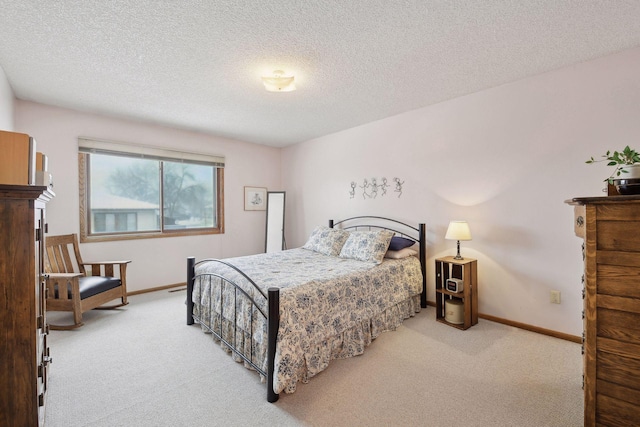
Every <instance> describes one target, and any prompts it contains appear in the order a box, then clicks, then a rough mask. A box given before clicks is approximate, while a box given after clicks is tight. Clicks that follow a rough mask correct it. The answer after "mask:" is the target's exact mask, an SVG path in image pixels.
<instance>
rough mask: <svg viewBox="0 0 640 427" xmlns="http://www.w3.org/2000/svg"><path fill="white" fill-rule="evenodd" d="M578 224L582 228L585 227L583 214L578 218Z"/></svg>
mask: <svg viewBox="0 0 640 427" xmlns="http://www.w3.org/2000/svg"><path fill="white" fill-rule="evenodd" d="M576 225H577V226H578V227H580V228H582V227H584V218H583V217H582V215H580V216H578V218H576Z"/></svg>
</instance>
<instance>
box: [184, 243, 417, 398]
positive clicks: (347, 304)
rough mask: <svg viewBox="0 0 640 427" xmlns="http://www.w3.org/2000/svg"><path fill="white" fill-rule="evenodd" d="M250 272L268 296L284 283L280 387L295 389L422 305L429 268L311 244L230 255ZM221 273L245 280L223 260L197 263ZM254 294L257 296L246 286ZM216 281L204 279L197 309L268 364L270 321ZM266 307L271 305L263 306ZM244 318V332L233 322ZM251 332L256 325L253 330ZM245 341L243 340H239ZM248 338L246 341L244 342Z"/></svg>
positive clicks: (277, 372) (198, 270) (201, 270)
mask: <svg viewBox="0 0 640 427" xmlns="http://www.w3.org/2000/svg"><path fill="white" fill-rule="evenodd" d="M224 261H225V262H228V263H230V264H232V265H234V266H236V267H238V268H239V269H240V270H241V271H243V272H244V273H245V274H246V275H247V276H248V277H250V278H251V279H252V280H253V281H254V282H255V283H256V284H257V285H258V286H259V287H260V288H261V289H263V292H264V293H265V294H266V293H267V289H268V288H270V287H278V288H280V328H279V331H278V340H277V350H276V356H275V373H274V391H275V392H276V393H280V392H281V391H284V392H286V393H293V392H294V391H295V389H296V384H297V382H298V381H302V382H307V381H308V380H309V379H310V378H311V377H313V376H314V375H316V374H318V373H319V372H321V371H322V370H324V369H325V368H326V367H327V366H328V365H329V362H330V361H331V360H332V359H336V358H346V357H352V356H356V355H359V354H362V353H363V352H364V348H365V347H366V346H367V345H368V344H370V343H371V341H372V340H373V339H374V338H376V337H377V336H378V335H379V334H380V333H382V332H384V331H387V330H394V329H395V328H397V327H398V326H399V325H400V324H401V323H402V321H403V320H404V319H406V318H408V317H410V316H413V315H414V314H415V313H417V312H419V311H420V292H421V291H422V273H421V270H420V262H419V260H418V259H417V258H416V257H409V258H405V259H399V260H390V259H385V261H384V262H383V263H382V264H380V265H377V266H376V265H375V264H372V263H367V262H363V261H356V260H353V259H345V258H339V257H333V256H327V255H322V254H319V253H317V252H314V251H310V250H306V249H301V248H298V249H291V250H287V251H282V252H275V253H268V254H260V255H252V256H247V257H239V258H228V259H225V260H224ZM205 272H207V273H218V274H223V275H224V276H225V277H228V276H231V277H233V278H235V279H236V280H238V283H239V284H240V283H242V282H243V280H242V279H241V277H240V274H239V273H237V272H235V271H233V270H231V269H230V268H228V267H226V266H224V265H220V264H218V263H215V264H214V263H202V264H199V265H197V266H196V275H198V274H201V273H205ZM243 288H244V290H245V291H246V292H247V293H249V294H250V295H252V296H254V295H255V294H257V292H256V291H255V290H253V289H252V288H251V287H249V286H247V287H244V285H243ZM220 298H221V295H220V289H219V287H218V286H212V281H211V280H202V281H196V284H195V286H194V292H193V302H194V314H195V315H196V316H197V317H198V318H199V319H200V322H201V323H204V324H206V325H208V326H209V327H216V328H217V327H220V326H221V324H222V329H224V330H225V331H226V332H225V334H227V335H229V336H234V335H235V342H236V344H235V345H236V346H239V347H240V351H243V352H244V353H245V354H249V353H251V354H253V356H252V357H257V364H258V366H262V367H263V369H265V370H266V360H264V359H265V358H266V346H267V341H266V324H265V322H264V319H263V318H261V317H260V316H258V315H256V313H255V311H256V309H255V308H254V309H253V313H251V311H252V310H251V309H250V308H249V305H248V304H245V303H244V302H242V300H241V299H240V300H238V299H233V298H228V297H227V296H225V297H224V299H223V304H222V307H223V308H222V312H223V313H224V314H223V315H222V316H221V315H220V313H219V311H220V309H219V307H220ZM262 308H263V310H264V311H265V312H266V310H267V308H266V306H262ZM233 317H235V318H236V322H237V324H238V328H239V330H240V331H238V330H236V329H235V328H233V326H232V325H231V323H232V322H231V320H232V319H233ZM247 331H252V335H253V338H251V334H250V333H249V332H247ZM238 341H239V342H240V343H239V344H238ZM243 343H244V344H243Z"/></svg>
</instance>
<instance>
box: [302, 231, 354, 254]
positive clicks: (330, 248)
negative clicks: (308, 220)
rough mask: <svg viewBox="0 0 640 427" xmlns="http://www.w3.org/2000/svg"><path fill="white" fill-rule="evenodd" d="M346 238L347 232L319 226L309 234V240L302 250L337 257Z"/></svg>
mask: <svg viewBox="0 0 640 427" xmlns="http://www.w3.org/2000/svg"><path fill="white" fill-rule="evenodd" d="M348 237H349V232H348V231H345V230H340V229H339V228H329V227H326V226H323V225H319V226H317V227H316V228H315V229H314V230H313V231H312V232H311V235H310V236H309V240H307V243H305V244H304V246H303V247H302V248H303V249H309V250H312V251H315V252H318V253H321V254H323V255H330V256H338V255H339V254H340V250H341V249H342V246H343V245H344V242H346V241H347V238H348Z"/></svg>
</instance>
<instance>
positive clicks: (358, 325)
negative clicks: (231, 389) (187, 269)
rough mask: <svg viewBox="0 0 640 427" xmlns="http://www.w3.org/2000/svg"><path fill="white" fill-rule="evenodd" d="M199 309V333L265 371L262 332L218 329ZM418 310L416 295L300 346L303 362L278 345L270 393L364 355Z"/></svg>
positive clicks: (228, 327)
mask: <svg viewBox="0 0 640 427" xmlns="http://www.w3.org/2000/svg"><path fill="white" fill-rule="evenodd" d="M203 308H204V307H202V306H199V305H198V304H196V305H194V318H195V319H196V322H198V323H199V324H200V326H201V328H202V330H203V331H204V332H205V333H210V329H214V330H216V331H218V333H219V331H220V330H222V333H223V336H225V337H228V341H229V342H235V345H236V348H237V349H238V351H240V352H242V353H243V354H244V355H245V356H246V357H248V358H250V360H254V361H255V362H254V363H256V364H257V365H258V366H260V367H263V369H264V370H265V371H266V352H267V346H266V342H267V341H266V339H262V338H263V337H266V331H258V332H256V331H255V330H254V332H253V333H254V339H253V340H252V339H251V334H250V333H247V332H245V331H242V330H239V329H237V328H236V329H234V327H233V324H232V322H228V321H227V320H224V319H223V320H222V325H220V316H213V318H209V320H205V319H207V317H208V316H207V315H206V313H205V312H204V311H203ZM420 310H421V306H420V294H418V295H414V296H412V297H410V298H408V299H406V300H404V301H402V302H400V303H398V304H396V305H393V306H391V307H388V308H387V309H386V310H384V311H382V312H381V313H378V314H376V315H374V316H373V317H372V318H370V319H366V320H363V321H360V322H355V324H354V325H353V326H351V327H350V328H349V329H346V330H344V331H343V332H342V333H340V334H338V335H334V336H331V337H328V338H327V339H325V340H322V341H321V342H312V343H309V342H301V344H302V345H303V347H304V349H303V354H304V358H303V359H300V358H296V357H293V355H292V354H291V353H287V352H285V353H281V346H280V345H278V347H277V349H276V356H275V370H274V386H273V388H274V391H275V392H276V393H280V392H282V391H284V392H285V393H293V392H295V390H296V386H297V383H298V381H301V382H303V383H307V382H309V379H311V378H312V377H314V376H315V375H317V374H319V373H320V372H322V371H323V370H325V369H326V368H327V367H328V366H329V363H330V362H331V360H334V359H345V358H348V357H353V356H358V355H361V354H362V353H364V350H365V347H367V346H368V345H369V344H371V342H372V341H373V340H374V339H375V338H377V337H378V336H379V335H380V334H382V333H383V332H386V331H393V330H395V329H397V328H398V326H400V325H401V324H402V322H403V321H404V320H405V319H408V318H409V317H413V316H415V314H416V313H419V312H420ZM201 314H202V316H201ZM232 337H235V338H232ZM214 340H215V341H217V342H219V343H220V346H221V347H222V348H223V349H225V350H226V351H227V352H228V353H231V355H232V358H233V359H234V360H235V361H236V362H244V361H243V359H242V358H240V357H239V356H237V355H235V354H233V353H232V352H231V350H230V349H229V348H228V346H227V345H226V344H225V343H224V342H222V341H221V340H219V339H217V338H216V337H215V336H214ZM278 341H279V339H278ZM285 347H286V346H285ZM244 365H245V367H247V368H248V369H252V368H251V365H249V364H248V363H246V362H244ZM261 380H262V381H263V382H264V381H265V378H264V377H262V378H261Z"/></svg>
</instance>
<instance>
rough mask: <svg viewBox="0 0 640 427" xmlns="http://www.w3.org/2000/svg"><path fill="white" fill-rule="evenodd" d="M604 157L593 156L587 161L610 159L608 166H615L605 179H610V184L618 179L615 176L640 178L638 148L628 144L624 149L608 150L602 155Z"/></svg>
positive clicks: (595, 161)
mask: <svg viewBox="0 0 640 427" xmlns="http://www.w3.org/2000/svg"><path fill="white" fill-rule="evenodd" d="M601 157H602V159H600V160H596V159H594V158H593V157H591V158H590V159H589V160H587V161H586V162H585V163H589V164H591V163H598V162H604V161H606V160H608V161H609V163H607V166H615V167H616V168H615V170H614V171H613V173H612V174H611V175H610V176H609V178H605V179H604V180H605V181H608V182H609V184H613V181H614V180H617V179H616V178H614V176H615V177H620V178H619V179H637V178H640V153H638V152H637V151H636V150H632V149H631V148H629V146H628V145H627V146H626V147H624V150H622V151H614V152H613V153H611V151H607V153H606V154H604V155H602V156H601Z"/></svg>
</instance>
